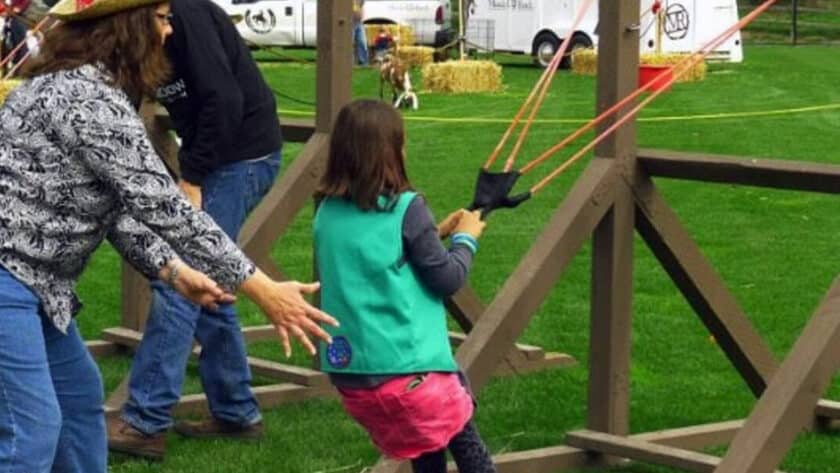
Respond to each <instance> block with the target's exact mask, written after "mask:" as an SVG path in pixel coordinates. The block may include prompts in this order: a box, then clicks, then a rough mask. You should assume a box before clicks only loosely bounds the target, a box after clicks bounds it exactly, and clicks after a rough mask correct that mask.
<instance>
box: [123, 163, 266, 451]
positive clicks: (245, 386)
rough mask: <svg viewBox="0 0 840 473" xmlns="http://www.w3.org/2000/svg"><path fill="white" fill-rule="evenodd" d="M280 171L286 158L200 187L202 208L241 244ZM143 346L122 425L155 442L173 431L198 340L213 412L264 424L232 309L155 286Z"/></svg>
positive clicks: (226, 173) (220, 175)
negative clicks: (174, 414)
mask: <svg viewBox="0 0 840 473" xmlns="http://www.w3.org/2000/svg"><path fill="white" fill-rule="evenodd" d="M279 169H280V151H278V152H276V153H273V154H271V155H269V156H268V157H267V158H266V159H261V160H254V161H240V162H236V163H231V164H228V165H226V166H224V167H222V168H219V169H218V170H216V171H214V172H213V173H211V174H210V175H209V176H207V178H205V180H204V182H203V183H202V185H201V194H202V208H203V210H204V211H205V212H207V213H208V214H209V215H210V216H211V217H213V220H215V221H216V223H217V224H218V225H219V226H220V227H221V228H222V229H223V230H224V231H225V233H227V234H228V236H230V237H231V238H232V239H233V240H236V237H237V235H238V234H239V230H240V229H241V227H242V224H243V223H244V222H245V218H246V217H247V216H248V212H250V211H251V209H253V208H254V207H256V205H257V204H258V203H259V201H260V199H262V197H263V196H264V195H265V194H266V193H267V192H268V190H269V189H271V186H272V185H273V184H274V179H275V177H277V173H278V171H279ZM151 286H152V305H151V308H150V310H149V319H148V321H147V323H146V330H145V332H144V334H143V341H142V342H141V343H140V346H139V347H138V349H137V353H136V354H135V356H134V363H133V364H132V367H131V379H130V381H129V390H128V401H127V402H126V404H125V406H123V412H122V417H123V419H124V420H125V421H126V422H128V423H129V424H131V425H132V426H133V427H135V428H136V429H138V430H140V431H142V432H144V433H146V434H149V435H152V434H155V433H158V432H161V431H164V430H167V429H169V428H170V427H171V426H172V423H173V421H172V407H173V406H174V405H175V404H176V403H177V402H178V399H179V398H180V396H181V386H182V384H183V382H184V375H185V369H186V366H187V361H188V359H189V356H190V352H191V351H192V343H193V339H195V340H197V341H198V343H199V344H201V346H202V350H201V356H200V357H199V375H200V377H201V384H202V386H203V388H204V393H205V394H206V395H207V401H208V404H209V407H210V412H211V413H212V414H213V416H214V417H215V418H217V419H220V420H223V421H227V422H232V423H236V424H241V425H249V424H253V423H256V422H259V421H260V419H261V415H260V410H259V406H258V405H257V400H256V398H255V397H254V394H253V392H252V391H251V370H250V368H249V367H248V360H247V353H246V350H245V340H244V338H243V337H242V331H241V329H240V327H239V320H238V319H237V317H236V311H235V309H234V306H233V305H232V304H229V305H223V306H220V308H219V310H216V311H211V310H208V309H204V308H201V307H199V306H197V305H195V304H193V303H191V302H189V301H188V300H186V299H184V298H183V297H181V295H180V294H178V293H177V292H176V291H175V290H173V289H172V288H171V287H169V286H168V285H167V284H165V283H163V282H162V281H154V282H152V283H151Z"/></svg>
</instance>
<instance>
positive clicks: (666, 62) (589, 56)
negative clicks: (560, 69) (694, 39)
mask: <svg viewBox="0 0 840 473" xmlns="http://www.w3.org/2000/svg"><path fill="white" fill-rule="evenodd" d="M685 56H686V55H685V54H648V53H645V54H642V55H641V56H640V57H639V63H640V64H646V65H650V66H670V65H674V64H677V63H678V62H680V61H682V60H683V59H684V58H685ZM706 70H707V66H706V62H705V61H700V62H698V63H697V64H695V65H694V66H692V67H691V69H689V70H688V72H686V73H685V74H684V75H683V76H682V77H680V78H679V79H677V82H696V81H701V80H703V79H705V78H706ZM572 72H574V73H575V74H581V75H587V76H594V75H595V74H597V73H598V53H596V52H595V51H593V50H591V49H582V50H579V51H575V53H574V56H572Z"/></svg>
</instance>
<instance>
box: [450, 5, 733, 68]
mask: <svg viewBox="0 0 840 473" xmlns="http://www.w3.org/2000/svg"><path fill="white" fill-rule="evenodd" d="M654 2H655V0H642V2H641V12H640V23H639V25H638V27H639V35H640V49H641V52H642V53H646V52H657V51H661V52H664V53H687V52H692V51H696V50H698V49H699V48H701V47H702V46H703V45H704V44H706V43H707V42H708V41H709V40H711V39H712V38H714V37H715V36H717V35H718V34H719V33H721V32H723V31H724V30H725V29H727V28H728V27H729V26H731V25H733V24H735V23H736V22H737V21H738V6H737V0H661V2H660V3H661V6H662V9H661V12H662V13H661V14H660V15H654V14H653V13H652V12H651V7H652V5H653V4H654ZM465 3H466V17H467V20H466V21H467V25H466V37H467V42H468V43H469V44H471V45H473V47H475V48H486V49H492V50H494V51H502V52H512V53H517V54H530V55H532V56H534V59H535V61H536V62H537V63H539V64H541V65H542V66H546V65H547V64H548V63H549V61H550V60H551V58H552V57H553V56H554V52H555V51H557V49H558V47H559V46H560V43H561V42H562V41H563V39H564V38H566V37H567V36H568V35H571V37H572V39H571V43H570V46H569V47H570V50H574V49H577V48H587V47H597V45H598V6H597V4H598V2H597V0H594V1H593V2H591V3H590V5H591V6H590V8H589V9H588V10H587V11H586V13H585V14H584V17H583V20H582V22H581V23H580V24H579V25H578V27H577V28H576V29H575V30H574V31H573V30H572V24H573V23H574V19H575V18H576V16H577V14H578V11H579V9H580V7H581V4H582V3H583V1H582V0H465ZM487 31H490V32H491V34H487ZM490 43H492V44H490ZM711 57H712V58H716V59H722V60H728V61H734V62H740V61H741V60H742V59H743V52H742V48H741V35H740V32H738V33H736V34H735V35H734V36H733V37H732V38H730V39H729V40H727V41H726V42H725V43H723V44H722V45H721V46H720V47H718V48H716V49H715V51H714V52H713V54H712V55H711ZM568 66H569V61H568V60H564V61H563V63H562V64H561V67H568Z"/></svg>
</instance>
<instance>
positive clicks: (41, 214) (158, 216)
mask: <svg viewBox="0 0 840 473" xmlns="http://www.w3.org/2000/svg"><path fill="white" fill-rule="evenodd" d="M107 78H108V76H107V75H106V74H105V73H104V72H103V71H101V70H100V69H99V68H97V67H95V66H92V65H86V66H82V67H79V68H77V69H74V70H69V71H61V72H57V73H53V74H45V75H42V76H39V77H36V78H34V79H31V80H28V81H26V82H24V83H23V84H21V85H20V86H19V87H18V88H17V89H16V90H14V91H13V92H12V93H11V94H10V95H9V96H8V97H7V99H6V102H5V103H4V105H3V107H2V108H0V266H3V267H4V268H5V269H6V270H8V271H9V272H11V273H12V274H14V275H15V276H16V277H17V278H18V279H19V280H20V281H21V282H23V283H24V284H26V285H28V286H29V287H30V288H32V289H33V290H34V291H35V293H36V294H37V295H38V296H39V297H40V299H41V303H42V306H43V310H44V312H45V314H46V315H47V316H48V317H49V318H50V319H51V320H52V321H53V323H54V324H55V326H56V327H57V328H59V329H60V330H62V331H64V330H66V327H67V325H68V324H69V323H70V319H71V317H72V316H73V315H75V314H76V313H77V312H78V310H79V309H80V307H81V304H80V303H79V301H78V298H77V297H76V295H75V292H74V288H75V285H76V280H77V279H78V278H79V275H80V274H81V273H82V271H83V269H84V267H85V265H86V264H87V261H88V259H89V258H90V255H91V254H92V253H93V252H94V250H96V248H97V247H98V246H99V244H100V243H101V242H102V240H103V239H104V238H108V239H109V241H110V242H111V243H112V244H113V246H114V247H115V248H116V249H117V251H119V253H120V254H121V255H122V256H123V257H124V258H126V259H127V260H128V261H129V262H131V263H132V265H133V266H134V267H135V268H137V269H138V270H139V271H140V272H142V273H143V274H145V275H146V276H147V277H150V278H151V277H156V275H157V273H158V272H159V270H160V269H161V268H162V267H163V266H164V265H165V264H166V262H167V261H169V260H170V259H172V258H174V257H175V256H176V254H177V255H180V256H181V258H183V259H184V260H185V261H187V262H188V263H189V264H191V265H192V266H193V267H195V268H196V269H198V270H200V271H203V272H205V273H207V274H208V275H209V276H210V277H211V278H213V279H214V280H215V281H216V282H218V283H219V284H220V285H221V286H222V287H224V288H226V289H228V290H235V288H237V287H238V286H239V284H241V283H242V281H243V280H245V279H246V278H247V277H248V276H249V275H250V274H252V273H253V271H254V265H253V264H252V263H251V261H250V260H248V258H247V257H245V255H244V254H243V253H242V252H241V251H240V250H239V249H238V248H237V247H236V244H235V243H233V242H232V241H231V240H230V239H229V238H228V237H227V236H226V235H225V234H224V232H222V230H221V229H219V228H218V227H217V226H216V224H215V223H214V222H213V221H212V220H211V219H210V217H209V216H207V215H206V214H205V213H203V212H199V211H196V210H194V208H193V207H192V205H191V204H190V203H189V202H188V201H187V200H186V199H185V198H184V197H183V196H182V194H181V192H180V191H179V189H178V187H177V186H176V185H175V183H174V182H173V181H172V179H171V178H170V177H169V175H168V174H167V172H166V169H165V168H164V166H163V164H162V162H161V160H160V159H159V158H158V156H157V155H156V154H155V152H154V150H153V148H152V145H151V143H150V142H149V140H148V138H147V136H146V130H145V129H144V127H143V123H142V121H141V119H140V117H139V116H138V114H137V112H136V111H135V110H134V108H133V107H132V105H131V103H130V101H129V99H128V97H127V96H126V95H125V94H124V93H123V92H122V91H121V90H119V89H117V88H115V87H113V86H111V85H110V84H109V83H108V80H107Z"/></svg>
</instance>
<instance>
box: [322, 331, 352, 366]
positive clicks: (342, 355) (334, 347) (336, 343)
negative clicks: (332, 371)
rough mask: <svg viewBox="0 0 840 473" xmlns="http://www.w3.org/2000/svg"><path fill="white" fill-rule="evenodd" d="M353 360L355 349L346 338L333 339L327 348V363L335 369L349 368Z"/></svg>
mask: <svg viewBox="0 0 840 473" xmlns="http://www.w3.org/2000/svg"><path fill="white" fill-rule="evenodd" d="M352 359H353V347H351V346H350V342H349V341H347V338H345V337H333V342H332V343H331V344H330V345H329V346H327V363H329V364H330V366H332V367H333V368H347V366H349V365H350V360H352Z"/></svg>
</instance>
